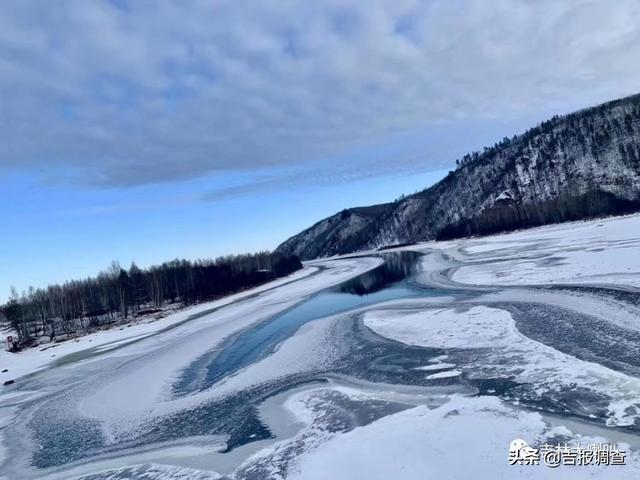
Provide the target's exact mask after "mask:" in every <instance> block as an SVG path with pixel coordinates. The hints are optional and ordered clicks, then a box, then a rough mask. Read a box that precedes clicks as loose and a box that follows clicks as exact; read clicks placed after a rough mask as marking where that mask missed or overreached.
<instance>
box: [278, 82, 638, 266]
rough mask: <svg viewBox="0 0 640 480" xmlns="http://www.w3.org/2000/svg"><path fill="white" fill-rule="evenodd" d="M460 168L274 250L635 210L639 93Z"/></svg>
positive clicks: (380, 242)
mask: <svg viewBox="0 0 640 480" xmlns="http://www.w3.org/2000/svg"><path fill="white" fill-rule="evenodd" d="M457 165H458V166H457V168H456V170H455V171H452V172H450V173H449V175H448V176H447V177H446V178H444V179H443V180H441V181H440V182H438V183H436V184H435V185H433V186H432V187H430V188H427V189H425V190H423V191H421V192H418V193H415V194H413V195H409V196H407V197H403V198H401V199H399V200H397V201H396V202H394V203H391V204H384V205H377V206H372V207H364V208H363V207H360V208H354V209H347V210H343V211H342V212H340V213H338V214H336V215H333V216H331V217H328V218H326V219H324V220H322V221H320V222H318V223H316V224H315V225H313V226H312V227H310V228H308V229H307V230H304V231H303V232H301V233H300V234H298V235H295V236H294V237H291V238H290V239H288V240H287V241H285V242H284V243H283V244H281V245H280V246H279V247H278V249H277V251H278V252H280V253H295V254H296V255H298V256H299V257H301V258H303V259H309V258H315V257H322V256H330V255H335V254H342V253H349V252H353V251H356V250H362V249H370V248H380V247H384V246H389V245H393V244H399V243H413V242H417V241H424V240H430V239H434V238H439V237H444V238H450V237H454V236H461V235H464V234H473V233H490V232H494V231H501V230H508V229H510V228H520V227H526V226H532V225H540V224H545V223H552V222H558V221H564V220H572V219H577V218H585V217H590V216H597V215H605V214H611V213H621V212H626V211H630V210H634V209H638V208H639V205H640V94H637V95H633V96H630V97H625V98H623V99H619V100H614V101H611V102H608V103H605V104H602V105H599V106H596V107H591V108H587V109H584V110H580V111H578V112H575V113H572V114H569V115H563V116H555V117H553V118H551V119H550V120H548V121H545V122H542V123H541V124H540V125H538V126H536V127H534V128H532V129H530V130H528V131H526V132H525V133H523V134H521V135H516V136H514V137H512V138H507V137H505V138H504V139H503V140H502V141H501V142H499V143H496V144H495V145H494V146H493V147H490V148H485V149H484V151H483V152H474V153H471V154H468V155H465V156H464V157H463V158H461V159H459V160H458V161H457ZM363 212H366V214H365V213H363Z"/></svg>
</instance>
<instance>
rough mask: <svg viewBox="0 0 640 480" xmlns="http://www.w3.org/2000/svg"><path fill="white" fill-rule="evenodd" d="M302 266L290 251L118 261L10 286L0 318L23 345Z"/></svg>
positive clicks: (222, 291) (215, 293)
mask: <svg viewBox="0 0 640 480" xmlns="http://www.w3.org/2000/svg"><path fill="white" fill-rule="evenodd" d="M300 268H302V263H301V262H300V259H299V258H298V257H297V256H295V255H284V254H279V253H270V252H259V253H256V254H244V255H230V256H225V257H219V258H217V259H215V260H212V259H203V260H195V261H188V260H178V259H176V260H172V261H170V262H165V263H163V264H161V265H154V266H152V267H150V268H147V269H141V268H139V267H138V266H137V265H136V264H135V263H132V264H131V266H130V267H129V268H128V269H124V268H122V267H121V266H120V264H119V263H118V262H113V263H112V264H111V265H110V267H109V268H108V269H107V270H105V271H103V272H100V273H99V274H98V275H97V276H95V277H90V278H87V279H84V280H72V281H68V282H66V283H64V284H62V285H59V284H54V285H49V286H48V287H46V288H37V289H36V288H33V287H30V288H29V289H28V290H26V291H24V292H22V294H19V293H18V292H17V291H16V289H15V288H13V287H12V288H11V293H10V296H9V300H8V301H7V302H6V303H5V304H4V305H2V306H0V321H2V322H3V323H4V326H5V327H9V328H11V329H12V330H13V331H15V332H16V333H17V334H18V342H19V343H20V344H26V343H29V342H30V341H32V340H33V339H35V338H37V337H39V336H42V335H47V336H49V337H50V339H52V340H53V339H54V338H55V337H56V336H59V335H63V334H64V335H70V334H74V333H85V332H88V331H91V330H92V329H95V328H98V327H101V326H103V325H106V324H113V323H116V322H121V321H128V319H129V318H130V317H132V316H139V315H144V314H151V313H156V312H158V311H160V309H161V307H162V306H163V305H165V304H168V303H176V302H180V303H181V304H183V305H191V304H194V303H197V302H201V301H204V300H209V299H213V298H217V297H220V296H223V295H228V294H231V293H234V292H237V291H240V290H243V289H246V288H250V287H254V286H257V285H260V284H262V283H265V282H268V281H270V280H273V279H275V278H278V277H282V276H285V275H288V274H290V273H292V272H294V271H296V270H298V269H300Z"/></svg>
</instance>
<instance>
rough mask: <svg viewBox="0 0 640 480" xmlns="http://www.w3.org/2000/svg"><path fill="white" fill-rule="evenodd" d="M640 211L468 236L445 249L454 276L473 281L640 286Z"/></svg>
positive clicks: (460, 280)
mask: <svg viewBox="0 0 640 480" xmlns="http://www.w3.org/2000/svg"><path fill="white" fill-rule="evenodd" d="M638 248H640V215H637V214H636V215H630V216H626V217H617V218H607V219H600V220H592V221H587V222H572V223H567V224H561V225H552V226H546V227H540V228H535V229H531V230H523V231H519V232H515V233H510V234H503V235H495V236H491V237H483V238H477V239H476V238H474V239H466V240H461V241H459V242H458V246H457V248H452V249H449V250H447V251H446V253H447V254H449V255H450V256H451V257H452V258H454V259H455V260H457V261H460V262H462V264H461V266H460V268H459V269H458V270H457V271H455V272H454V274H453V280H455V281H456V282H460V283H464V284H476V285H535V284H612V285H631V286H634V287H640V255H638V253H637V252H638Z"/></svg>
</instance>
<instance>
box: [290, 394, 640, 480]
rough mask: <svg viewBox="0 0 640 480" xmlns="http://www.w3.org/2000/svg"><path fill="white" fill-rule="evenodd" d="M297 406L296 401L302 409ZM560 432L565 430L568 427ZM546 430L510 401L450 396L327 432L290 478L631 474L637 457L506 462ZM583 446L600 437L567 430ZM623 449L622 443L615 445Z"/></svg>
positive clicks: (639, 468) (638, 468)
mask: <svg viewBox="0 0 640 480" xmlns="http://www.w3.org/2000/svg"><path fill="white" fill-rule="evenodd" d="M300 408H301V407H298V409H300ZM562 431H563V432H564V433H565V434H566V433H571V432H570V431H569V430H568V429H567V428H564V427H563V428H562ZM557 432H558V428H557V427H556V428H555V429H551V428H550V427H549V426H548V425H547V424H545V422H544V421H543V419H542V417H541V416H540V415H539V414H537V413H530V412H525V411H521V410H517V409H514V408H512V407H509V406H508V405H507V404H505V403H504V402H502V401H500V400H499V399H497V398H495V397H478V398H465V397H453V398H452V399H451V401H449V402H447V403H446V404H444V405H442V406H440V407H438V408H434V409H431V410H430V409H429V408H427V407H426V406H418V407H415V408H411V409H409V410H405V411H403V412H400V413H397V414H394V415H390V416H387V417H384V418H382V419H380V420H378V421H376V422H374V423H372V424H369V425H367V426H363V427H359V428H356V429H354V430H352V431H350V432H346V433H342V434H338V435H335V436H333V437H332V438H330V439H329V440H327V441H324V442H322V443H321V444H320V445H318V446H317V447H315V448H313V449H308V450H307V451H306V452H305V453H303V454H302V455H301V456H300V457H299V458H298V459H297V461H296V464H295V466H294V467H293V468H292V472H291V475H289V476H288V477H287V478H290V479H295V480H315V479H318V480H324V479H327V478H330V479H332V480H340V479H349V480H352V479H356V478H358V479H359V478H363V479H367V480H378V479H380V480H388V479H392V478H402V479H404V480H411V479H416V480H424V479H447V480H449V479H451V480H455V479H461V480H463V479H464V480H466V479H469V478H487V479H517V478H526V479H549V478H554V479H555V478H562V479H583V478H585V476H588V477H589V478H594V479H620V480H624V479H635V478H638V476H639V475H640V464H639V463H638V459H637V458H636V457H632V456H629V457H628V458H627V463H628V465H626V466H624V467H611V466H586V467H572V466H561V467H559V468H557V469H553V468H549V467H547V466H545V465H531V466H524V465H509V463H508V447H509V444H510V442H511V441H512V440H514V439H517V438H522V439H524V440H525V441H527V443H528V444H529V445H540V444H542V443H544V442H545V441H546V439H548V438H549V437H550V436H552V435H554V434H557ZM572 436H573V437H574V439H575V441H579V442H580V443H581V444H582V445H585V444H587V443H592V442H593V441H598V442H605V441H606V439H602V438H597V439H594V438H590V437H584V436H580V435H573V434H572ZM618 447H619V448H620V449H622V450H624V449H626V447H627V446H626V445H618Z"/></svg>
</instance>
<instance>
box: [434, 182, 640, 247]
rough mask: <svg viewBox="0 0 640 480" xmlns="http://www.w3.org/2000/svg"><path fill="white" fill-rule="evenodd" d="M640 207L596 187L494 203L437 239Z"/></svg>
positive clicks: (446, 228)
mask: <svg viewBox="0 0 640 480" xmlns="http://www.w3.org/2000/svg"><path fill="white" fill-rule="evenodd" d="M639 210H640V202H637V201H630V200H624V199H620V198H617V197H616V196H615V195H613V194H612V193H609V192H603V191H600V190H592V191H590V192H587V193H584V194H582V195H575V196H571V195H560V196H558V197H556V198H553V199H550V200H547V201H543V202H537V203H530V204H517V205H516V204H514V205H506V206H501V205H498V206H493V207H491V208H488V209H486V210H485V211H483V212H482V213H480V214H479V215H476V216H474V217H472V218H469V219H463V220H461V221H459V222H457V223H453V224H450V225H447V226H445V227H444V228H443V229H442V230H440V231H439V232H438V234H437V235H436V240H451V239H454V238H461V237H468V236H473V235H491V234H494V233H501V232H509V231H513V230H518V229H523V228H530V227H538V226H541V225H548V224H553V223H562V222H568V221H572V220H582V219H587V218H597V217H602V216H606V215H622V214H626V213H632V212H637V211H639Z"/></svg>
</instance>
